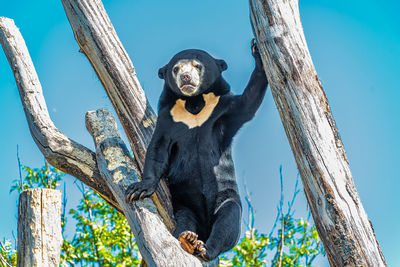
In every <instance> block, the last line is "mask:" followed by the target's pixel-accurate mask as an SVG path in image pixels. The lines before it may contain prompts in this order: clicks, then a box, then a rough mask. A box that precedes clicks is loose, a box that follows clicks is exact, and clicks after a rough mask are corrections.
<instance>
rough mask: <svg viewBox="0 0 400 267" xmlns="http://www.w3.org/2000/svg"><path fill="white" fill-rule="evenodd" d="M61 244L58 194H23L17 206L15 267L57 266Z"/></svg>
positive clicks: (37, 190) (38, 191)
mask: <svg viewBox="0 0 400 267" xmlns="http://www.w3.org/2000/svg"><path fill="white" fill-rule="evenodd" d="M62 241H63V239H62V236H61V192H60V191H58V190H54V189H40V188H35V189H29V190H26V191H23V192H22V193H21V195H20V197H19V205H18V255H17V266H19V267H25V266H32V267H36V266H37V267H41V266H48V267H52V266H54V267H58V266H60V252H61V245H62Z"/></svg>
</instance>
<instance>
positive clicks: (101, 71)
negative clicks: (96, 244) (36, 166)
mask: <svg viewBox="0 0 400 267" xmlns="http://www.w3.org/2000/svg"><path fill="white" fill-rule="evenodd" d="M63 4H64V8H65V11H66V13H67V16H68V18H69V20H70V23H71V26H72V28H73V30H74V33H75V37H76V39H77V41H78V44H79V45H80V46H81V51H82V52H84V53H85V55H86V56H87V57H88V59H89V61H90V62H91V64H92V66H93V67H94V69H95V70H96V73H97V74H98V77H99V79H100V81H101V82H102V84H103V85H104V88H105V89H106V92H107V94H108V96H109V97H110V99H111V102H112V103H113V105H114V107H115V110H116V111H117V114H118V115H119V118H120V120H121V123H122V125H123V126H124V129H125V131H126V134H127V136H128V138H129V140H130V142H131V145H132V148H133V152H134V159H131V162H130V164H131V166H132V168H131V172H130V175H133V176H135V177H140V176H141V169H142V167H143V161H144V156H145V152H146V146H147V144H148V143H149V140H150V138H151V134H152V131H153V129H154V124H155V120H156V117H155V115H154V113H153V111H152V109H151V107H150V106H148V104H147V100H146V97H145V95H144V92H143V90H142V88H141V87H140V84H139V82H138V80H137V78H136V74H135V71H134V67H133V65H132V62H131V61H130V59H129V57H128V56H127V53H126V51H125V49H124V48H123V46H122V44H121V43H120V41H119V39H118V37H117V35H116V33H115V30H114V28H113V26H112V24H111V22H110V20H109V18H108V16H107V14H106V12H105V10H104V7H103V5H102V4H101V2H100V1H95V0H87V1H72V0H71V1H67V0H65V1H63ZM0 42H1V44H2V46H3V49H4V51H5V54H6V57H7V59H8V61H9V63H10V66H11V68H12V70H13V73H14V76H15V80H16V82H17V87H18V90H19V93H20V97H21V100H22V104H23V107H24V111H25V115H26V118H27V121H28V125H29V128H30V131H31V134H32V136H33V138H34V140H35V142H36V144H37V145H38V147H39V149H40V150H41V151H42V153H43V154H44V156H45V157H46V159H47V160H48V161H49V162H50V163H51V164H52V165H54V166H55V167H57V168H59V169H60V170H62V171H65V172H66V173H69V174H71V175H73V176H75V177H76V178H78V179H79V180H81V181H82V182H83V183H85V184H87V185H88V186H89V187H91V188H92V189H94V190H95V191H96V192H98V193H99V194H100V195H101V196H102V197H103V198H105V199H106V200H107V201H108V202H109V203H110V204H112V205H113V206H114V207H116V208H117V209H118V210H120V211H122V212H123V213H124V214H125V216H126V217H127V218H128V219H132V218H133V220H136V221H133V220H129V221H130V223H131V226H132V227H133V228H134V227H143V225H141V223H143V222H146V223H152V224H150V225H145V227H147V229H149V231H150V232H149V231H144V233H147V234H148V236H146V238H142V239H140V238H139V239H137V242H138V245H139V249H140V252H141V254H142V256H143V257H144V260H145V261H146V263H148V264H149V266H157V265H158V266H200V265H201V263H200V261H199V260H198V259H196V258H195V257H193V256H192V255H189V254H187V253H186V252H184V251H183V250H182V249H181V248H180V247H179V246H178V247H177V246H176V244H177V241H176V239H173V238H172V235H171V234H170V233H169V232H168V231H167V230H166V229H168V230H169V231H172V230H173V229H174V221H173V216H172V206H171V204H170V200H169V193H168V190H167V188H166V186H165V183H161V185H160V186H159V188H158V190H157V196H152V201H153V203H154V205H155V207H157V210H158V212H157V211H154V210H151V209H148V210H149V211H151V212H153V214H154V215H151V216H150V217H149V216H148V215H150V213H146V212H144V213H143V212H142V215H143V214H147V215H146V216H147V217H146V216H144V217H143V216H139V215H140V214H139V215H138V214H135V212H138V209H132V208H127V205H123V206H121V199H123V197H124V195H123V191H122V190H119V191H118V190H117V191H115V188H117V187H114V189H113V190H114V191H112V190H110V187H109V182H110V179H108V180H107V179H104V178H103V177H102V176H101V175H100V172H99V169H98V167H97V162H96V155H95V153H93V152H92V151H90V150H89V149H88V148H86V147H84V146H82V145H80V144H78V143H77V142H75V141H73V140H71V139H69V138H68V137H67V136H65V135H64V134H63V133H61V132H60V131H59V130H58V129H57V128H56V127H55V126H54V124H53V122H52V121H51V119H50V117H49V114H48V110H47V107H46V103H45V100H44V98H43V94H42V88H41V85H40V82H39V79H38V77H37V74H36V72H35V69H34V66H33V63H32V61H31V58H30V56H29V53H28V50H27V48H26V45H25V42H24V40H23V38H22V36H21V34H20V32H19V31H18V28H17V27H16V26H15V25H14V22H13V21H12V20H10V19H7V18H0ZM98 155H99V153H98ZM114 156H115V155H114ZM99 157H100V156H99ZM104 158H107V157H104ZM108 159H109V160H111V159H112V158H108ZM113 160H118V158H115V159H113ZM103 174H104V175H105V177H107V173H106V172H103ZM107 183H108V184H107ZM114 186H118V184H116V185H114ZM112 188H113V187H112ZM113 193H115V194H117V195H113ZM147 208H148V206H147ZM157 216H161V217H157ZM145 217H146V218H147V219H146V220H143V218H145ZM151 218H153V219H151ZM154 218H159V219H158V220H156V219H154ZM161 220H162V221H163V223H164V224H165V226H166V229H164V228H161V229H160V227H159V224H158V223H157V222H158V221H161ZM133 230H134V232H135V230H136V234H141V233H140V231H139V230H138V229H133ZM141 230H144V229H141ZM158 231H163V237H165V236H168V238H167V237H165V238H160V236H159V235H158V234H159V232H158ZM142 234H143V233H142ZM150 241H151V242H150ZM166 241H167V242H166ZM141 242H143V243H141ZM169 242H170V243H169ZM147 246H152V247H151V248H150V249H149V248H148V247H147ZM162 247H164V248H165V251H164V253H162V254H161V256H162V257H164V258H163V259H162V261H160V260H161V258H160V257H161V256H160V255H157V253H160V250H157V249H156V248H162ZM217 262H218V261H213V262H211V263H208V264H204V265H206V266H214V265H216V264H217Z"/></svg>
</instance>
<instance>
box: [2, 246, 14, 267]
mask: <svg viewBox="0 0 400 267" xmlns="http://www.w3.org/2000/svg"><path fill="white" fill-rule="evenodd" d="M0 266H17V251H16V250H15V249H14V248H13V246H12V244H11V242H10V241H9V240H4V241H3V242H0Z"/></svg>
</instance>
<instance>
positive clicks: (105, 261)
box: [62, 185, 141, 266]
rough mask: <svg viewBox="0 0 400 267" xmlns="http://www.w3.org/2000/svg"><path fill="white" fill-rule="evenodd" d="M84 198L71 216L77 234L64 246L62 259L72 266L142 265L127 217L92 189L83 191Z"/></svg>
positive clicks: (83, 189) (72, 211) (82, 189)
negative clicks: (74, 222) (77, 264)
mask: <svg viewBox="0 0 400 267" xmlns="http://www.w3.org/2000/svg"><path fill="white" fill-rule="evenodd" d="M80 190H81V192H82V196H83V197H82V199H81V201H80V203H79V205H78V207H77V209H76V210H75V209H71V210H70V211H69V213H70V214H71V215H72V217H73V218H74V219H75V220H76V221H77V223H76V229H75V230H76V233H75V235H74V237H73V239H72V240H71V241H69V240H66V241H65V242H64V244H63V255H62V259H63V261H64V262H68V263H70V264H71V265H72V264H74V263H75V264H76V263H81V264H82V265H87V264H88V263H98V265H99V266H139V265H140V262H141V260H140V256H139V251H138V248H137V245H136V243H135V239H134V237H133V235H132V233H131V230H130V227H129V224H128V222H127V220H126V219H125V217H124V216H123V215H122V214H121V213H119V212H118V211H117V210H115V209H114V208H113V207H111V206H110V205H109V204H108V203H107V202H106V201H104V200H103V199H102V198H101V197H100V196H99V195H98V194H96V193H94V192H93V191H92V190H90V189H87V188H85V187H84V186H83V185H82V187H81V188H80Z"/></svg>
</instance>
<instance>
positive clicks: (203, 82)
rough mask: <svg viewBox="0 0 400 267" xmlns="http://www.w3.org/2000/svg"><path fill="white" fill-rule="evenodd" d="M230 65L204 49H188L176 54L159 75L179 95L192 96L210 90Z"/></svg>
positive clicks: (160, 70)
mask: <svg viewBox="0 0 400 267" xmlns="http://www.w3.org/2000/svg"><path fill="white" fill-rule="evenodd" d="M227 68H228V66H227V65H226V62H225V61H224V60H222V59H215V58H213V57H212V56H211V55H210V54H208V53H207V52H205V51H203V50H198V49H188V50H184V51H182V52H179V53H178V54H176V55H175V56H174V57H173V58H172V59H171V60H170V61H169V63H168V64H167V65H165V66H164V67H162V68H161V69H159V71H158V76H159V77H160V78H161V79H164V80H165V84H166V85H167V86H168V87H169V89H170V90H172V91H173V92H174V93H175V94H177V95H178V96H184V97H191V96H196V95H199V94H202V93H204V92H206V91H207V90H209V89H210V88H211V86H213V85H214V83H215V82H216V81H217V80H220V78H221V73H222V72H223V71H224V70H226V69H227Z"/></svg>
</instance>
